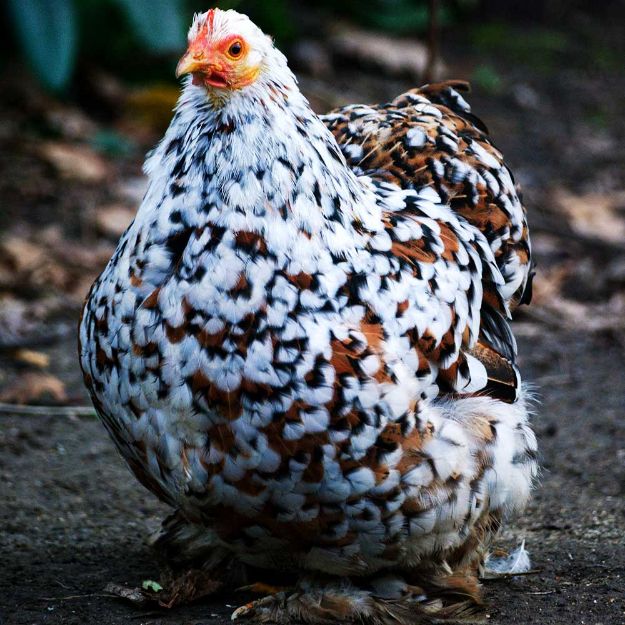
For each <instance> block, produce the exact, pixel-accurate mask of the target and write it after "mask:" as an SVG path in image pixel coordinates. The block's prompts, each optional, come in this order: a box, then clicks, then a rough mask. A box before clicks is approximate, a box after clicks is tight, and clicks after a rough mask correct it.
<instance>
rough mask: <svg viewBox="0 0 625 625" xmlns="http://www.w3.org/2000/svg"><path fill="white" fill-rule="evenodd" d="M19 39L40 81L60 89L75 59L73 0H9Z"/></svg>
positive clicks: (67, 77)
mask: <svg viewBox="0 0 625 625" xmlns="http://www.w3.org/2000/svg"><path fill="white" fill-rule="evenodd" d="M9 15H10V16H11V18H12V20H13V25H14V29H15V33H16V35H17V39H18V42H19V44H20V46H21V48H22V50H23V51H24V55H25V57H26V59H27V60H28V62H29V64H30V66H31V67H32V68H33V70H34V72H35V73H36V74H37V76H38V78H39V80H40V81H41V82H42V83H43V84H44V85H45V86H46V87H48V88H49V89H51V90H53V91H60V90H61V89H63V88H64V87H65V85H66V84H67V82H68V81H69V79H70V77H71V74H72V71H73V69H74V65H75V62H76V15H75V10H74V5H73V2H72V0H9Z"/></svg>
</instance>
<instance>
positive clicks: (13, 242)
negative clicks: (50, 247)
mask: <svg viewBox="0 0 625 625" xmlns="http://www.w3.org/2000/svg"><path fill="white" fill-rule="evenodd" d="M0 257H2V258H4V259H5V262H7V263H8V264H9V265H10V267H11V269H12V270H14V271H17V272H20V273H21V272H24V271H30V270H31V269H34V268H36V267H38V266H39V265H41V263H42V262H43V261H44V259H45V251H44V249H43V248H41V247H40V246H38V245H37V244H35V243H33V242H31V241H27V240H26V239H24V238H23V237H19V236H9V237H7V238H5V239H4V240H3V241H2V242H0Z"/></svg>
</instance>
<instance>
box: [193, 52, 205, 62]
mask: <svg viewBox="0 0 625 625" xmlns="http://www.w3.org/2000/svg"><path fill="white" fill-rule="evenodd" d="M203 58H204V52H202V51H201V50H198V51H197V52H195V53H194V54H193V59H194V60H195V61H201V60H202V59H203Z"/></svg>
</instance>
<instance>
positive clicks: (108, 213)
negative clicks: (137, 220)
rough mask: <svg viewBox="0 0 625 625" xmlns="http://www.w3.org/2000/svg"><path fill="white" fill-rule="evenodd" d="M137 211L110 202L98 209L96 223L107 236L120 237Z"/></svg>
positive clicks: (99, 229)
mask: <svg viewBox="0 0 625 625" xmlns="http://www.w3.org/2000/svg"><path fill="white" fill-rule="evenodd" d="M134 216H135V211H133V210H131V209H129V208H128V207H126V206H123V205H121V204H110V205H108V206H103V207H102V208H99V209H98V210H97V213H96V216H95V223H96V227H97V229H98V231H99V232H100V233H101V234H104V235H105V236H108V237H112V238H114V239H118V238H119V237H120V236H121V235H122V234H123V233H124V231H125V230H126V228H127V227H128V225H129V224H130V222H131V221H132V220H133V219H134Z"/></svg>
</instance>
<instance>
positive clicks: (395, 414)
mask: <svg viewBox="0 0 625 625" xmlns="http://www.w3.org/2000/svg"><path fill="white" fill-rule="evenodd" d="M233 36H236V37H237V38H242V39H243V41H244V44H245V46H246V47H247V48H246V50H248V51H249V54H253V56H249V57H245V58H244V59H243V60H242V61H241V63H242V65H239V64H238V59H234V60H233V59H230V61H227V59H226V57H225V56H224V55H227V53H228V50H229V49H228V48H224V47H223V46H222V47H221V48H220V47H219V46H221V42H222V40H224V38H226V41H227V42H228V45H231V44H230V42H231V41H232V37H233ZM198 37H201V38H202V41H201V42H200V43H202V45H203V46H204V48H205V49H207V50H211V51H213V50H217V52H211V53H210V54H214V55H216V57H215V58H217V59H218V60H217V61H211V63H212V64H211V65H210V67H209V66H207V65H205V66H201V67H200V66H198V64H197V63H199V61H197V59H198V58H200V56H201V53H198V52H197V46H198V45H199V44H198ZM224 45H225V44H224ZM194 46H195V47H194ZM190 50H194V52H193V55H192V59H191V60H189V59H188V58H187V59H186V60H185V61H184V64H183V66H184V68H185V69H184V70H183V71H193V72H194V74H193V76H194V78H193V80H188V81H187V82H186V83H185V87H184V89H183V92H182V95H181V98H180V101H179V103H178V106H177V109H176V112H175V115H174V118H173V120H172V122H171V125H170V127H169V129H168V130H167V133H166V135H165V137H164V138H163V140H162V141H161V143H160V144H159V146H158V147H157V148H156V149H155V150H154V152H153V153H152V154H151V155H150V157H149V158H148V160H147V162H146V167H145V171H146V173H147V175H148V176H149V179H150V184H149V188H148V191H147V194H146V196H145V199H144V201H143V203H142V204H141V206H140V208H139V210H138V212H137V215H136V218H135V220H134V222H133V223H132V225H131V226H130V227H129V229H128V230H127V232H126V233H125V234H124V235H123V237H122V238H121V240H120V242H119V245H118V248H117V251H116V252H115V255H114V256H113V258H112V259H111V261H110V262H109V264H108V266H107V267H106V269H105V270H104V272H103V273H102V275H101V276H100V277H99V278H98V280H97V281H96V282H95V284H94V285H93V288H92V290H91V292H90V294H89V297H88V300H87V304H86V307H85V311H84V315H83V319H82V323H81V327H80V345H81V347H80V354H81V365H82V368H83V371H84V375H85V381H86V384H87V386H88V388H89V390H90V392H91V395H92V398H93V401H94V404H95V406H96V408H97V410H98V413H99V415H100V417H101V418H102V420H103V422H104V424H105V426H106V427H107V429H108V431H109V433H110V434H111V436H112V437H113V439H114V441H115V443H116V444H117V446H118V448H119V450H120V451H121V454H122V455H123V457H124V458H125V459H126V461H127V462H128V464H129V465H130V468H131V469H132V471H133V472H134V473H135V475H136V476H137V477H138V479H139V480H140V481H141V482H142V483H143V484H144V485H145V486H146V487H147V488H149V489H150V490H151V491H152V492H154V493H155V494H156V495H157V496H158V497H160V498H161V499H162V500H163V501H165V502H167V503H168V504H170V505H171V506H172V507H174V508H175V510H176V513H175V515H174V516H173V517H172V518H171V519H170V520H168V521H167V522H166V523H165V525H164V529H163V534H162V536H161V537H160V539H159V541H158V545H159V547H160V549H161V552H162V553H163V554H165V556H166V557H167V558H168V560H169V564H170V566H171V567H172V569H173V570H179V571H180V570H185V569H189V568H201V569H202V571H203V574H204V575H206V574H208V575H209V576H212V577H213V578H214V579H215V580H220V579H222V580H225V579H231V577H232V575H233V573H232V572H233V571H234V570H238V571H240V570H243V569H245V567H249V566H252V567H254V568H255V569H265V570H266V571H281V572H286V573H288V574H289V575H291V576H293V575H295V577H299V578H300V579H299V582H298V584H297V587H296V588H295V589H294V590H293V591H291V592H290V593H288V592H287V593H286V594H283V595H279V596H276V597H273V598H272V597H269V598H266V599H264V600H262V601H260V602H257V603H256V604H254V605H252V606H248V607H246V608H245V609H242V610H239V611H238V612H237V613H236V615H237V617H239V618H243V617H254V618H256V619H258V620H261V621H271V622H285V623H286V622H289V619H292V618H299V619H302V620H304V621H308V622H316V623H321V622H330V621H333V620H335V621H343V622H344V621H346V620H347V621H349V620H354V621H358V620H359V619H360V620H365V621H369V622H372V623H390V622H417V621H418V620H419V619H420V618H421V617H422V616H424V617H427V616H431V615H435V616H438V617H446V616H449V617H452V616H459V615H467V614H469V613H473V607H474V606H476V605H477V604H478V603H479V590H478V587H477V584H476V575H477V571H478V569H479V567H480V566H481V564H482V561H483V559H484V557H485V555H486V553H487V549H488V545H489V543H490V541H491V539H492V537H493V535H494V534H495V533H496V531H497V530H498V528H499V526H500V523H501V521H502V519H503V518H504V517H505V516H506V515H508V514H509V513H510V512H513V511H515V510H517V509H519V508H520V507H521V506H522V505H523V504H524V503H525V501H526V499H527V497H528V495H529V492H530V488H531V484H532V481H533V479H534V477H535V475H536V462H535V452H536V441H535V437H534V434H533V433H532V431H531V429H530V426H529V424H528V412H527V407H526V400H525V397H524V394H523V391H522V388H521V386H520V381H519V380H520V378H519V375H518V371H517V368H516V365H515V362H514V361H515V356H516V345H515V343H514V338H513V335H512V332H511V330H510V327H509V325H508V318H509V314H510V310H511V309H512V308H514V306H516V304H517V303H519V302H520V301H521V300H523V297H524V293H526V292H527V283H528V275H529V268H530V245H529V238H528V231H527V225H526V221H525V212H524V209H523V207H522V205H521V203H520V201H519V198H518V195H517V192H516V190H515V187H514V184H513V181H512V177H511V175H510V173H509V171H508V169H507V167H506V166H505V165H504V163H503V160H502V157H501V154H500V153H499V152H498V151H497V150H496V149H495V148H494V147H493V146H492V144H491V142H490V140H489V139H488V137H487V135H486V133H485V130H484V128H483V126H482V125H481V124H480V123H479V122H478V121H477V120H476V118H475V117H473V116H472V114H471V113H470V110H469V107H468V105H467V104H466V102H465V101H464V100H463V99H462V97H461V96H460V94H459V89H463V88H464V85H463V84H461V83H445V84H439V85H429V86H426V87H424V88H422V89H416V90H413V91H411V92H408V93H406V94H404V95H402V96H400V97H399V98H397V99H396V100H395V101H394V102H391V103H389V104H386V105H381V106H360V105H358V106H350V107H346V108H343V109H340V110H338V111H335V112H333V113H331V114H329V115H327V116H325V117H322V118H319V117H317V116H316V115H315V114H314V113H313V112H312V111H311V109H310V108H309V106H308V103H307V101H306V100H305V98H304V97H303V96H302V95H301V93H300V92H299V89H298V87H297V83H296V80H295V78H294V77H293V75H292V74H291V72H290V71H289V69H288V67H287V64H286V60H285V58H284V56H283V55H282V54H281V53H280V52H279V51H277V50H276V49H275V48H274V47H273V45H272V43H271V41H270V40H269V39H268V38H267V37H266V36H265V35H263V34H262V33H261V32H260V31H259V30H258V29H257V28H256V27H255V26H254V25H253V24H252V23H251V22H250V21H249V20H247V18H245V17H244V16H241V15H239V14H237V13H235V12H233V11H227V12H226V11H217V10H215V11H209V12H208V13H206V14H201V15H198V16H196V19H195V22H194V25H193V26H192V29H191V32H190ZM247 53H248V52H246V54H247ZM220 55H221V56H220ZM231 56H232V55H231ZM222 57H223V58H222ZM211 58H212V57H211ZM228 58H229V57H228ZM223 59H226V61H224V60H223ZM200 60H201V61H202V62H204V61H203V60H202V59H200ZM196 61H197V62H196ZM181 63H182V61H181ZM189 68H191V69H189ZM198 68H199V69H198ZM252 70H253V72H252ZM251 72H252V73H253V74H254V79H253V80H252V82H251V83H249V84H248V83H247V81H248V78H249V76H251V75H252V73H251ZM241 76H244V77H245V83H243V82H241V80H242V79H241ZM215 85H218V86H215ZM266 574H267V575H269V574H270V573H266ZM235 577H236V576H235Z"/></svg>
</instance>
